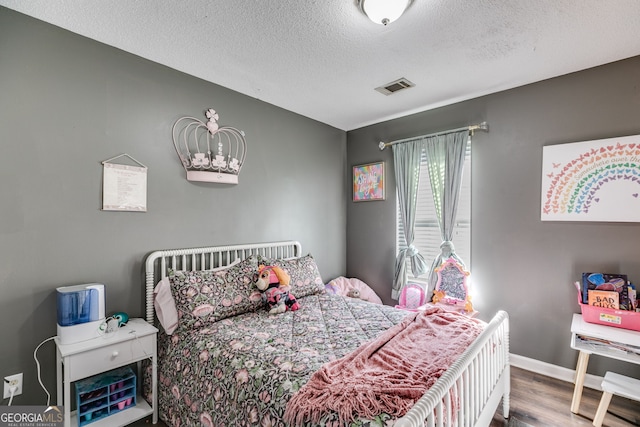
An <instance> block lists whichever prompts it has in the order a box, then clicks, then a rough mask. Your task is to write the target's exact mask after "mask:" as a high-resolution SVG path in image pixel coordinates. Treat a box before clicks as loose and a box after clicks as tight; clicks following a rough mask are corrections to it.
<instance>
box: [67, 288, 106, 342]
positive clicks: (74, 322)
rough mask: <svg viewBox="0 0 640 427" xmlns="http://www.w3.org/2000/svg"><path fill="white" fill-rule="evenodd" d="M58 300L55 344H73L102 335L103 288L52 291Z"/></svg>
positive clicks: (103, 318)
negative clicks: (57, 342)
mask: <svg viewBox="0 0 640 427" xmlns="http://www.w3.org/2000/svg"><path fill="white" fill-rule="evenodd" d="M56 293H57V300H58V340H59V342H60V343H61V344H73V343H77V342H81V341H86V340H90V339H92V338H97V337H99V336H101V335H102V333H101V330H100V328H101V326H102V325H103V323H104V321H105V314H104V313H105V298H104V285H103V284H101V283H88V284H84V285H74V286H62V287H59V288H56Z"/></svg>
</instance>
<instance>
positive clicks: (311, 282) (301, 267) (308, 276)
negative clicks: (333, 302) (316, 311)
mask: <svg viewBox="0 0 640 427" xmlns="http://www.w3.org/2000/svg"><path fill="white" fill-rule="evenodd" d="M258 263H259V264H263V265H275V266H276V267H280V268H282V269H283V270H284V271H286V272H287V273H288V274H289V277H291V283H290V286H291V293H292V294H293V296H295V297H296V298H302V297H305V296H307V295H316V294H322V293H324V292H325V290H324V282H323V281H322V277H320V272H319V271H318V266H317V265H316V261H315V260H314V259H313V257H312V256H311V254H309V255H305V256H303V257H300V258H291V259H270V258H266V257H263V256H261V255H258Z"/></svg>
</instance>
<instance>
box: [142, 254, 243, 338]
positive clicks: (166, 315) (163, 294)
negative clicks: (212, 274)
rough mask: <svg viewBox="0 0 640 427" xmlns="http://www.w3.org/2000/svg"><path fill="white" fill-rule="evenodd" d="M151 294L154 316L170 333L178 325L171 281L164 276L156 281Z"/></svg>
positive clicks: (226, 267) (220, 269) (234, 262)
mask: <svg viewBox="0 0 640 427" xmlns="http://www.w3.org/2000/svg"><path fill="white" fill-rule="evenodd" d="M240 261H241V260H240V259H239V258H238V259H236V260H234V261H233V262H232V263H231V264H229V265H225V266H223V267H218V268H212V269H210V270H206V271H222V270H226V269H228V268H230V267H233V266H234V265H236V264H238V263H239V262H240ZM153 296H154V298H153V306H154V307H155V310H156V317H157V318H158V321H159V322H160V324H161V325H162V328H163V329H164V331H165V333H166V334H167V335H171V334H173V332H174V331H175V330H176V328H177V327H178V309H177V308H176V302H175V301H174V299H173V295H172V294H171V283H170V282H169V277H165V278H163V279H162V280H160V281H159V282H158V284H157V285H156V287H155V288H154V290H153Z"/></svg>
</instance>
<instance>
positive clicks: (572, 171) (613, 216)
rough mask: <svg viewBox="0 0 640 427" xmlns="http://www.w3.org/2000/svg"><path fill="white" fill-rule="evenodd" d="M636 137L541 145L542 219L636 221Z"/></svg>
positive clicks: (639, 140) (639, 149)
mask: <svg viewBox="0 0 640 427" xmlns="http://www.w3.org/2000/svg"><path fill="white" fill-rule="evenodd" d="M639 194H640V135H635V136H625V137H619V138H608V139H599V140H594V141H584V142H574V143H569V144H558V145H550V146H546V147H543V148H542V201H541V219H542V221H606V222H640V196H639Z"/></svg>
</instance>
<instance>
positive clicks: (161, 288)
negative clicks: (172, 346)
mask: <svg viewBox="0 0 640 427" xmlns="http://www.w3.org/2000/svg"><path fill="white" fill-rule="evenodd" d="M153 306H154V307H155V309H156V317H157V318H158V321H159V322H160V324H161V325H162V328H163V329H164V331H165V332H166V333H167V335H171V334H172V333H173V331H175V330H176V328H177V327H178V311H177V310H176V302H175V301H174V300H173V295H171V283H170V282H169V278H168V277H165V278H164V279H162V280H160V281H159V282H158V284H157V285H156V287H155V289H154V290H153Z"/></svg>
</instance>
